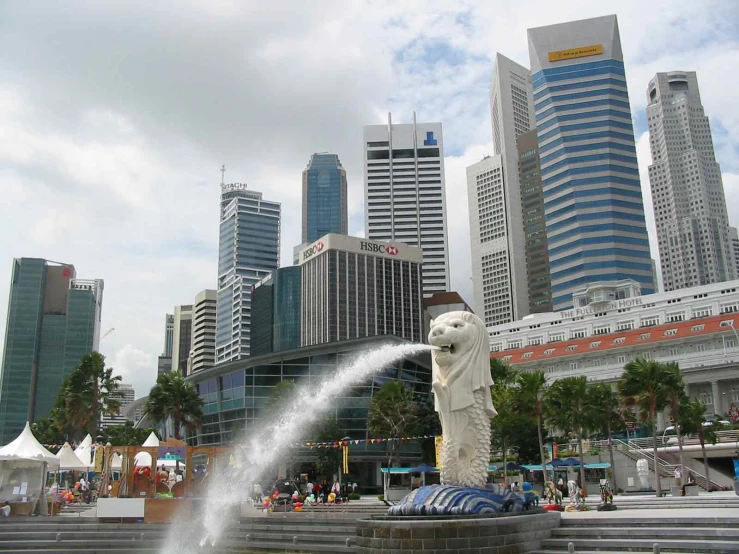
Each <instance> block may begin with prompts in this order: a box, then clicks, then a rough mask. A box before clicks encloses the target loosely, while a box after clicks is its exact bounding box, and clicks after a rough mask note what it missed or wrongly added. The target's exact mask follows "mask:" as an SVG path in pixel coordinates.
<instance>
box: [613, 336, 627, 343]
mask: <svg viewBox="0 0 739 554" xmlns="http://www.w3.org/2000/svg"><path fill="white" fill-rule="evenodd" d="M625 341H626V337H617V338H615V339H613V344H622V343H623V342H625Z"/></svg>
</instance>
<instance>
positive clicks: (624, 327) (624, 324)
mask: <svg viewBox="0 0 739 554" xmlns="http://www.w3.org/2000/svg"><path fill="white" fill-rule="evenodd" d="M633 328H634V322H633V321H619V322H618V323H616V331H631V330H632V329H633Z"/></svg>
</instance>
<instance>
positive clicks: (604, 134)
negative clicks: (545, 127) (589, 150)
mask: <svg viewBox="0 0 739 554" xmlns="http://www.w3.org/2000/svg"><path fill="white" fill-rule="evenodd" d="M600 138H608V139H620V140H625V141H627V142H628V143H630V144H631V148H632V149H634V136H633V135H627V134H626V133H618V132H616V131H611V130H608V131H596V132H594V133H578V134H576V135H567V136H564V137H560V138H558V139H556V140H553V141H551V142H548V143H547V144H546V145H544V146H542V147H541V148H539V152H540V153H543V152H547V151H549V150H551V149H552V148H554V147H556V146H559V145H560V144H565V143H567V142H579V141H581V140H593V139H600Z"/></svg>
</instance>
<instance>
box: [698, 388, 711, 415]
mask: <svg viewBox="0 0 739 554" xmlns="http://www.w3.org/2000/svg"><path fill="white" fill-rule="evenodd" d="M698 398H700V400H701V403H703V404H705V405H706V408H708V411H709V412H712V411H713V393H710V392H702V393H700V394H699V395H698Z"/></svg>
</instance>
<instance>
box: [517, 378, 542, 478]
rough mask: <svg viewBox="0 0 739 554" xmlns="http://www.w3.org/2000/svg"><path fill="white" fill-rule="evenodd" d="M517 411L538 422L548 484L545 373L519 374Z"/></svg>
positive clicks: (540, 449) (537, 429)
mask: <svg viewBox="0 0 739 554" xmlns="http://www.w3.org/2000/svg"><path fill="white" fill-rule="evenodd" d="M515 389H516V390H515V403H516V411H518V413H520V414H529V417H531V418H532V419H533V420H535V421H536V432H537V433H538V436H539V456H540V458H541V469H542V473H543V474H544V482H545V483H546V482H547V478H548V475H547V471H546V458H545V456H544V437H543V434H542V430H541V429H542V420H543V418H544V396H545V394H546V392H547V379H546V376H545V375H544V372H543V371H532V372H531V373H519V374H518V376H517V378H516V386H515Z"/></svg>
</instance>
